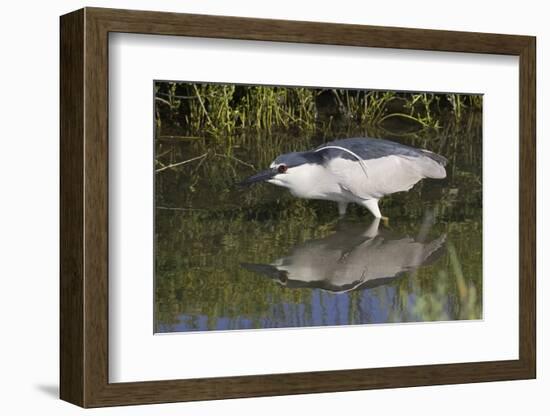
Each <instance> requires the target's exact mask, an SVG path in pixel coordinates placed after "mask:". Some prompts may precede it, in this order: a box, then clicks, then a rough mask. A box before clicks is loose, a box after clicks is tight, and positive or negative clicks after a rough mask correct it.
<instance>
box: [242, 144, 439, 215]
mask: <svg viewBox="0 0 550 416" xmlns="http://www.w3.org/2000/svg"><path fill="white" fill-rule="evenodd" d="M446 163H447V159H445V158H444V157H443V156H440V155H437V154H435V153H433V152H430V151H429V150H424V149H415V148H414V147H410V146H405V145H402V144H399V143H395V142H392V141H389V140H383V139H373V138H350V139H342V140H335V141H332V142H328V143H325V144H323V145H322V146H319V147H318V148H316V149H313V150H309V151H305V152H293V153H286V154H283V155H280V156H278V157H277V158H276V159H275V160H274V161H273V163H271V166H270V167H269V169H267V170H264V171H262V172H260V173H257V174H256V175H254V176H251V177H249V178H247V179H245V180H244V181H243V182H242V184H252V183H255V182H269V183H272V184H273V185H277V186H282V187H284V188H288V189H289V190H290V193H291V194H292V195H294V196H296V197H298V198H306V199H321V200H328V201H336V202H337V203H338V211H339V213H340V215H344V214H345V213H346V209H347V206H348V204H349V203H350V202H355V203H356V204H359V205H362V206H364V207H366V208H367V209H368V210H369V211H370V212H372V214H373V215H374V216H375V218H384V219H386V218H385V217H382V214H381V213H380V209H379V208H378V201H379V200H380V198H382V197H384V196H385V195H389V194H393V193H395V192H401V191H408V190H409V189H411V188H412V187H413V186H414V184H416V183H417V182H418V181H420V180H421V179H424V178H434V179H442V178H445V176H446V171H445V165H446Z"/></svg>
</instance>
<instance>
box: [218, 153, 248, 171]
mask: <svg viewBox="0 0 550 416" xmlns="http://www.w3.org/2000/svg"><path fill="white" fill-rule="evenodd" d="M214 156H217V157H226V158H228V159H232V160H234V161H235V162H237V163H240V164H241V165H244V166H248V167H249V168H252V169H254V170H255V169H256V166H254V165H253V164H251V163H247V162H245V161H243V160H241V159H238V158H236V157H235V156H231V155H222V154H220V153H214Z"/></svg>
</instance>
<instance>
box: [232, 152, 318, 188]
mask: <svg viewBox="0 0 550 416" xmlns="http://www.w3.org/2000/svg"><path fill="white" fill-rule="evenodd" d="M318 159H319V156H318V155H317V154H315V153H312V152H293V153H285V154H283V155H280V156H277V158H276V159H275V160H274V161H273V162H271V165H270V166H269V169H266V170H264V171H261V172H259V173H257V174H255V175H253V176H251V177H249V178H247V179H245V180H244V181H242V182H241V184H242V185H251V184H253V183H257V182H268V183H271V184H273V185H277V186H283V187H285V188H289V189H291V190H292V189H294V188H296V187H297V186H299V185H300V183H302V182H303V181H304V179H305V178H306V177H309V176H311V172H312V170H313V168H312V167H313V166H314V165H317V166H318V164H319V160H318Z"/></svg>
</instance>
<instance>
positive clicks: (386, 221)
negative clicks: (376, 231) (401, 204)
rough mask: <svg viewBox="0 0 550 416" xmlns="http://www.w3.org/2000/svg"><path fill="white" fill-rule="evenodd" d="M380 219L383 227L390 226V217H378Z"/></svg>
mask: <svg viewBox="0 0 550 416" xmlns="http://www.w3.org/2000/svg"><path fill="white" fill-rule="evenodd" d="M380 219H381V220H382V224H384V227H387V228H389V226H390V219H389V218H388V217H382V218H380Z"/></svg>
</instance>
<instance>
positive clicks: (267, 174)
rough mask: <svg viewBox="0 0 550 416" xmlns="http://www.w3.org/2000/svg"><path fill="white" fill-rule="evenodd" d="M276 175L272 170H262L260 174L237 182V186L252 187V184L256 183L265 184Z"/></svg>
mask: <svg viewBox="0 0 550 416" xmlns="http://www.w3.org/2000/svg"><path fill="white" fill-rule="evenodd" d="M276 174H277V171H276V170H273V169H267V170H263V171H261V172H260V173H257V174H255V175H253V176H251V177H249V178H246V179H245V180H244V181H242V182H239V185H241V186H244V185H252V184H253V183H256V182H265V181H267V180H269V179H271V178H272V177H274V176H275V175H276Z"/></svg>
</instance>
